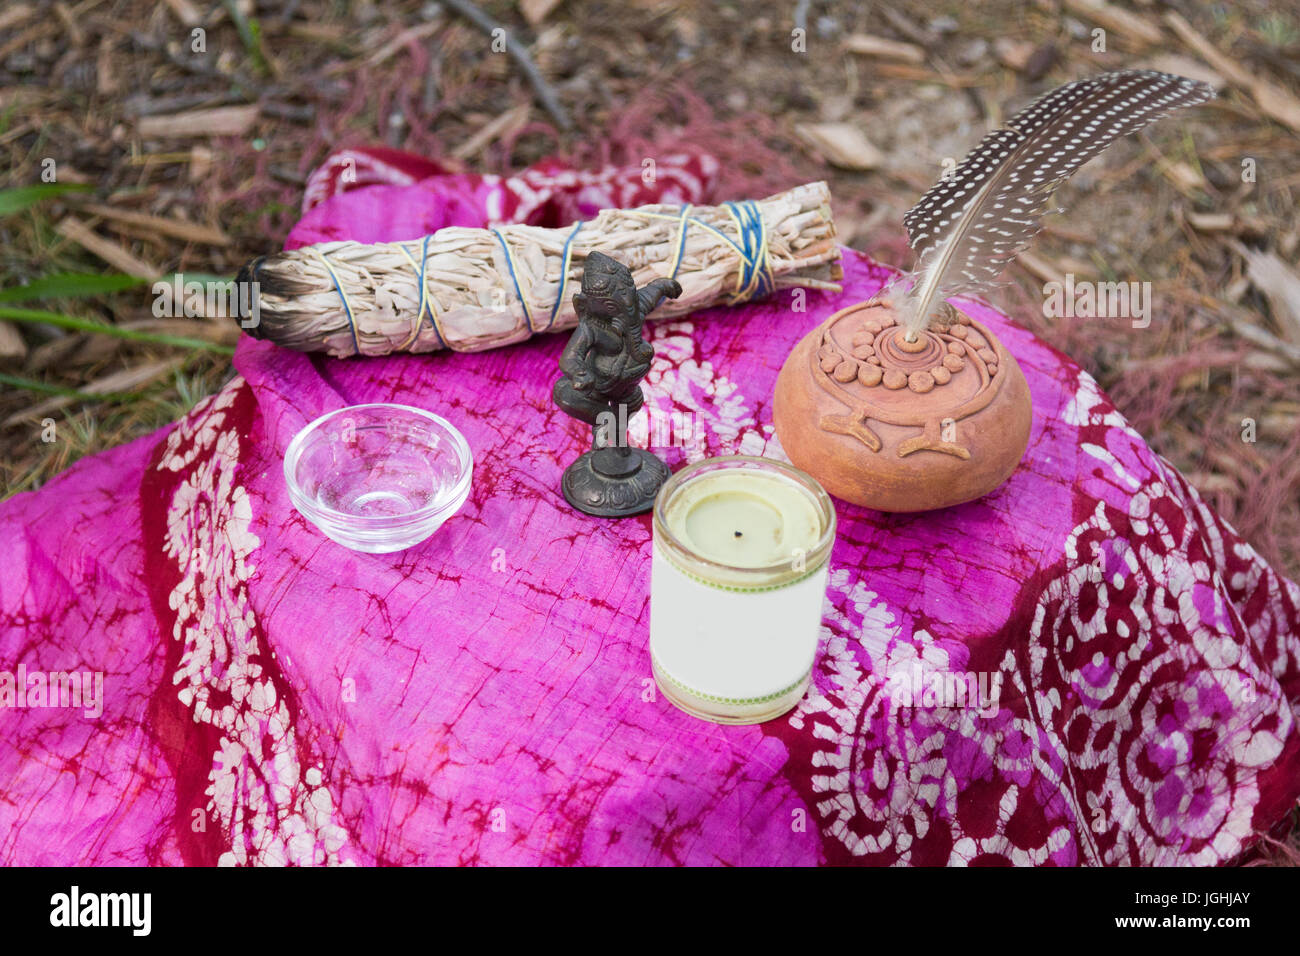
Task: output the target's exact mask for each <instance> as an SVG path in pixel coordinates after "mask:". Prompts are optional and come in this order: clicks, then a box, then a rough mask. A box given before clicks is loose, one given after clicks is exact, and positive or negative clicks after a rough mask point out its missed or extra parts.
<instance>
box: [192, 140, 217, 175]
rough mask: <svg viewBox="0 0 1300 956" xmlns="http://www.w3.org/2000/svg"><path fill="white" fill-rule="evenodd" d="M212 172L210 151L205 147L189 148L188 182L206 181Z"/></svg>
mask: <svg viewBox="0 0 1300 956" xmlns="http://www.w3.org/2000/svg"><path fill="white" fill-rule="evenodd" d="M211 171H212V150H210V149H208V148H207V147H206V146H192V147H190V182H192V183H194V182H199V181H200V180H203V179H206V178H207V176H208V173H210V172H211Z"/></svg>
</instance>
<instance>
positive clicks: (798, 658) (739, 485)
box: [650, 456, 835, 723]
mask: <svg viewBox="0 0 1300 956" xmlns="http://www.w3.org/2000/svg"><path fill="white" fill-rule="evenodd" d="M834 526H835V512H834V509H833V508H832V506H831V504H830V499H829V498H828V497H827V496H826V493H825V492H824V491H823V490H822V489H821V488H820V486H818V485H817V483H816V482H815V481H813V479H812V478H810V477H808V476H807V475H805V474H804V473H802V472H800V471H798V470H797V469H794V468H792V467H790V466H788V465H784V464H782V463H780V462H775V461H769V460H766V459H759V458H747V457H743V456H735V457H732V458H723V459H710V460H709V461H705V462H700V463H699V464H697V465H693V466H691V467H690V468H687V469H684V470H683V471H681V472H679V473H678V475H676V476H674V478H673V479H672V480H671V481H670V482H669V483H668V484H667V485H665V486H664V489H663V491H661V492H660V497H659V500H658V501H657V502H656V505H655V544H654V557H653V561H652V567H651V607H650V651H651V657H652V660H653V668H654V674H655V678H656V680H657V681H658V683H659V686H660V688H661V689H662V691H663V693H664V694H665V696H667V697H668V698H669V699H670V700H671V701H672V702H673V703H674V704H676V705H677V706H679V707H681V708H682V709H684V710H686V711H688V712H690V713H692V714H695V715H696V716H700V717H705V718H707V719H710V720H716V721H719V722H724V723H754V722H758V721H761V720H768V719H771V718H772V717H775V716H778V715H779V714H782V713H784V712H785V711H787V710H789V709H790V708H791V707H793V706H794V705H795V704H796V703H797V702H798V701H799V698H800V697H802V696H803V693H804V691H805V690H806V689H807V683H808V675H809V672H810V670H811V668H812V663H813V658H814V656H815V654H816V649H817V640H818V636H819V633H820V625H821V612H822V600H823V596H824V595H825V591H826V577H827V567H828V558H829V555H830V545H831V542H832V540H833V538H834Z"/></svg>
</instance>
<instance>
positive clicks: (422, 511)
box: [284, 402, 474, 528]
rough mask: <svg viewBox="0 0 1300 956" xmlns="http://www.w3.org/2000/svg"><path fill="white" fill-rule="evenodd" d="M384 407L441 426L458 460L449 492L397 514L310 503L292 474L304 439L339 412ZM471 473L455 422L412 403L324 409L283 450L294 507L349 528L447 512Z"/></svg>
mask: <svg viewBox="0 0 1300 956" xmlns="http://www.w3.org/2000/svg"><path fill="white" fill-rule="evenodd" d="M375 409H383V410H385V411H390V412H391V411H397V412H405V413H408V414H413V415H415V416H416V417H418V418H422V419H425V420H427V421H430V422H432V423H433V424H434V425H436V426H438V427H439V428H440V429H442V431H443V432H445V433H446V436H447V437H448V438H449V439H450V440H451V444H452V447H453V449H454V450H455V454H456V459H457V462H458V463H459V466H460V467H459V474H458V475H457V478H456V484H455V485H454V486H453V487H452V489H451V491H450V492H448V493H446V494H443V495H440V496H439V497H438V498H437V499H436V500H434V501H432V502H430V503H429V504H427V505H424V506H423V507H422V508H417V509H416V510H415V511H408V512H406V513H404V514H400V515H359V514H354V513H353V512H351V511H339V510H338V509H336V508H330V507H328V506H326V505H320V504H315V503H313V502H311V501H310V500H309V499H308V498H307V495H306V492H305V491H304V490H303V488H302V486H301V485H300V484H299V482H298V481H297V479H296V478H295V477H294V474H293V473H294V471H296V470H297V465H298V462H299V460H300V459H301V458H302V453H303V450H304V448H305V447H306V445H307V441H308V440H309V439H310V438H312V437H313V436H314V435H318V434H321V433H322V427H323V426H324V425H325V423H326V422H328V421H329V420H330V419H331V418H334V417H335V416H337V415H342V414H343V413H344V412H351V413H354V414H355V413H358V412H362V411H373V410H375ZM473 472H474V453H473V451H472V450H471V449H470V447H469V442H468V441H467V440H466V439H465V436H464V435H463V434H462V433H461V432H460V430H459V429H458V428H456V426H455V425H453V424H452V423H451V422H449V421H447V419H445V418H443V417H442V416H441V415H438V414H436V413H435V412H431V411H429V410H427V409H424V408H416V407H415V406H414V405H402V404H400V403H398V402H365V403H362V404H360V405H344V406H343V407H342V408H337V409H335V410H334V411H332V412H326V413H325V414H324V415H321V416H319V417H317V418H315V419H313V420H312V421H310V422H308V423H307V424H306V425H304V426H303V427H302V429H301V430H299V432H298V433H297V434H296V435H294V436H293V438H292V439H291V440H290V442H289V447H288V448H287V449H286V450H285V453H284V480H285V484H286V485H288V487H289V497H290V499H291V500H292V501H293V504H294V507H296V508H297V509H298V510H299V511H301V512H303V515H304V516H305V517H308V518H311V519H312V520H313V522H314V521H315V519H316V518H317V517H321V518H324V519H325V520H326V521H329V522H332V523H335V524H338V523H347V524H349V525H351V526H352V527H354V528H356V527H357V526H363V527H365V526H369V527H373V528H386V527H401V526H405V525H407V524H415V523H418V522H421V521H425V520H427V519H429V518H432V517H435V516H436V515H438V514H439V513H440V512H443V511H446V510H447V508H448V507H450V506H452V505H454V504H455V503H456V501H457V499H458V498H460V497H461V493H462V492H464V491H466V490H467V488H468V485H469V483H470V480H471V478H472V476H473Z"/></svg>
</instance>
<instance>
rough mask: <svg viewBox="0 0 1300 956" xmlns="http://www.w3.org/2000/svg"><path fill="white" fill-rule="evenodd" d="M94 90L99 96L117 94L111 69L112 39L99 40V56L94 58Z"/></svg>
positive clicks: (115, 82) (116, 86) (114, 77)
mask: <svg viewBox="0 0 1300 956" xmlns="http://www.w3.org/2000/svg"><path fill="white" fill-rule="evenodd" d="M95 89H96V90H98V91H99V93H100V95H101V96H109V95H112V94H113V93H116V92H117V89H118V83H117V73H116V71H115V70H114V69H113V39H112V37H107V36H104V37H100V38H99V55H98V56H97V57H96V58H95Z"/></svg>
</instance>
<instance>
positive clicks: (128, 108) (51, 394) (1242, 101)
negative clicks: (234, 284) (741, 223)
mask: <svg viewBox="0 0 1300 956" xmlns="http://www.w3.org/2000/svg"><path fill="white" fill-rule="evenodd" d="M462 6H463V4H462V3H460V2H452V0H448V2H447V3H436V2H430V3H420V2H402V0H394V2H387V0H386V2H383V3H377V2H375V3H372V2H352V3H348V2H344V0H300V2H294V0H289V2H285V3H278V2H265V0H258V2H252V0H222V2H205V0H165V2H153V0H60V2H49V0H16V2H14V0H11V2H7V3H6V4H5V5H4V6H3V7H2V8H0V158H2V165H0V168H3V170H4V173H3V178H2V179H0V495H8V494H14V493H17V492H19V491H24V490H30V489H33V488H37V487H39V486H40V485H41V484H42V483H43V482H45V481H46V480H47V479H48V478H50V477H51V476H52V475H54V474H57V473H58V472H59V471H61V470H63V469H64V468H66V467H67V466H68V465H69V464H70V463H71V462H73V461H74V460H76V459H77V458H79V457H82V456H84V455H87V454H92V453H94V452H97V451H100V450H103V449H104V448H107V447H111V446H113V445H116V444H119V443H122V442H125V441H128V440H130V439H132V438H134V437H137V436H140V435H143V434H146V433H148V432H150V431H152V430H154V429H156V428H158V427H160V426H162V425H164V424H166V423H167V422H169V421H171V420H173V419H174V418H176V417H178V416H179V415H181V414H183V413H184V412H185V411H186V409H188V408H189V407H190V406H191V405H193V403H194V402H195V401H197V400H198V399H199V398H201V397H203V396H204V395H206V394H208V393H210V392H212V391H213V390H215V389H216V388H218V387H219V386H220V385H221V383H222V382H223V381H225V380H226V379H227V378H229V377H230V376H231V375H232V374H233V372H232V369H231V364H230V355H231V352H232V351H233V346H234V344H235V341H236V340H237V336H238V329H237V328H235V327H234V326H233V324H232V323H230V321H229V320H225V319H222V320H218V319H202V318H199V319H159V318H156V317H155V316H154V315H153V312H152V307H151V306H152V301H153V296H152V293H151V289H150V285H151V281H150V280H153V279H155V278H158V277H164V278H165V277H169V276H171V275H172V274H173V273H176V272H182V273H184V274H185V277H186V279H191V280H192V279H197V280H200V281H202V280H203V279H206V278H229V277H232V276H233V275H234V273H235V271H236V270H237V269H238V268H239V266H240V265H241V264H242V263H244V262H245V261H246V260H247V259H248V258H250V257H252V256H254V255H257V254H261V253H267V252H272V251H275V250H276V249H277V248H279V245H280V243H281V242H282V241H283V239H284V236H285V235H286V233H287V232H288V230H289V227H290V226H291V225H292V224H293V222H294V221H295V219H296V218H297V217H298V215H299V212H300V202H301V194H302V184H303V182H304V179H305V176H306V174H307V173H309V172H310V170H311V169H312V168H313V167H314V166H315V165H316V164H317V163H319V162H320V161H321V159H322V158H324V156H326V155H327V154H328V153H329V152H330V151H332V150H333V149H336V148H338V147H341V146H350V145H366V144H384V145H388V146H393V147H400V148H404V149H407V150H411V151H413V152H416V153H421V154H424V155H427V156H430V157H433V158H436V159H438V160H439V161H441V162H443V163H444V164H446V165H448V166H450V167H452V168H455V169H464V170H475V171H480V172H491V173H509V172H512V171H516V170H519V169H522V168H523V167H525V166H528V165H529V164H531V163H533V162H535V161H537V160H539V159H541V158H543V157H546V156H558V157H561V158H563V159H566V160H568V161H570V162H574V163H578V164H584V165H594V164H598V163H604V162H626V163H633V164H639V163H640V162H641V160H642V159H643V158H644V157H647V156H651V157H652V156H654V155H655V154H656V151H657V150H670V149H673V148H675V147H680V146H692V147H695V148H699V149H704V150H707V151H709V152H712V153H714V154H715V155H716V156H717V157H718V158H719V159H721V160H722V170H723V172H722V176H721V182H720V183H719V188H718V196H719V197H720V198H726V197H732V198H739V197H747V196H748V197H753V196H762V195H767V194H769V193H771V192H776V191H779V190H780V189H784V188H787V187H789V186H790V185H793V184H795V183H799V182H805V181H808V180H812V179H826V180H828V181H829V183H830V185H831V190H832V194H833V196H834V197H835V214H836V219H837V222H838V227H839V230H840V234H841V239H842V241H843V243H844V244H845V245H848V246H851V247H853V248H856V249H859V250H861V251H863V252H866V253H869V254H871V255H873V256H875V257H877V258H879V259H882V260H883V261H886V262H890V263H893V264H897V265H899V266H904V265H907V264H909V260H910V256H909V252H908V248H907V243H906V236H905V233H904V231H903V229H902V224H901V223H902V215H903V213H904V212H905V211H906V210H907V209H908V208H909V207H910V206H911V205H912V203H913V202H915V201H916V199H917V198H918V197H919V196H920V194H921V193H922V192H923V191H924V190H925V189H926V188H927V187H928V186H929V185H930V184H931V183H932V182H933V181H934V180H935V179H936V178H937V177H938V175H939V174H940V173H941V172H942V170H943V164H944V161H945V160H946V159H953V160H956V159H960V157H961V156H962V155H964V153H965V152H966V151H967V150H968V149H970V147H972V146H973V145H974V144H975V143H976V142H977V141H978V140H979V138H980V137H981V136H982V135H983V133H984V132H985V131H987V130H988V129H990V128H992V127H994V126H997V125H999V124H1001V123H1002V122H1003V121H1004V120H1005V119H1006V118H1008V117H1009V116H1010V115H1011V114H1012V113H1014V112H1015V110H1017V109H1019V108H1020V107H1021V106H1023V105H1024V104H1025V103H1027V102H1028V101H1029V100H1030V99H1032V98H1033V97H1034V96H1035V95H1037V94H1039V93H1041V92H1043V91H1045V90H1048V89H1050V88H1052V87H1054V86H1056V85H1058V84H1061V83H1065V82H1068V81H1069V80H1072V79H1076V78H1078V77H1081V76H1085V75H1088V74H1092V73H1097V72H1102V71H1106V70H1115V69H1125V68H1131V67H1154V68H1157V69H1163V70H1168V71H1171V72H1175V73H1181V74H1184V75H1187V76H1192V77H1194V78H1198V79H1204V80H1206V81H1207V82H1210V83H1212V84H1213V85H1214V86H1215V87H1216V89H1217V90H1218V91H1219V96H1218V98H1217V99H1216V100H1215V101H1213V102H1212V103H1211V104H1208V105H1206V106H1203V107H1200V108H1198V109H1196V110H1194V111H1188V112H1186V113H1184V114H1182V115H1179V116H1177V117H1175V118H1172V119H1169V120H1165V121H1163V122H1161V123H1159V124H1157V125H1155V126H1153V127H1150V128H1149V129H1148V130H1146V131H1144V132H1143V133H1141V134H1139V135H1137V136H1134V137H1129V138H1128V139H1126V140H1124V141H1121V142H1120V143H1118V144H1116V145H1115V146H1114V147H1112V148H1111V149H1110V150H1108V151H1107V153H1106V154H1105V155H1104V156H1103V157H1102V158H1100V159H1098V160H1097V161H1095V162H1093V163H1091V164H1089V165H1088V166H1087V167H1086V168H1084V169H1083V170H1082V171H1081V172H1080V173H1079V174H1077V175H1076V176H1075V177H1074V178H1073V179H1072V180H1071V182H1070V183H1069V184H1068V185H1067V186H1066V187H1064V188H1063V189H1062V190H1061V192H1060V193H1059V194H1058V195H1059V198H1060V202H1061V205H1062V206H1063V207H1064V208H1065V209H1066V210H1067V211H1066V213H1065V215H1061V216H1053V217H1050V219H1049V225H1048V227H1047V229H1046V231H1045V232H1044V233H1043V235H1042V236H1041V237H1040V238H1039V240H1037V241H1036V243H1035V245H1034V246H1033V247H1032V249H1031V250H1030V251H1029V252H1028V253H1026V254H1025V255H1022V256H1021V257H1020V259H1019V260H1018V261H1017V263H1016V264H1015V265H1014V266H1013V267H1012V268H1011V269H1010V270H1009V271H1008V273H1007V275H1008V279H1009V281H1008V283H1007V284H1006V285H1005V287H1003V288H1001V289H999V290H998V291H997V292H996V293H995V294H994V295H993V296H991V299H992V301H994V302H995V304H998V305H1000V306H1001V307H1002V308H1003V309H1004V310H1005V311H1007V312H1008V314H1010V315H1012V316H1014V317H1015V319H1016V321H1018V322H1020V323H1022V324H1023V325H1025V326H1027V327H1029V328H1031V329H1032V330H1033V331H1034V332H1036V333H1037V334H1038V335H1039V336H1041V337H1042V338H1043V339H1045V340H1046V341H1048V342H1049V343H1051V344H1052V345H1054V346H1055V347H1057V348H1058V349H1060V350H1061V351H1063V352H1065V353H1066V354H1068V355H1070V356H1072V357H1073V358H1075V359H1076V360H1077V361H1079V362H1080V363H1081V364H1082V365H1083V366H1084V367H1085V368H1087V370H1088V371H1090V372H1091V373H1092V374H1093V375H1094V376H1095V377H1096V378H1097V379H1098V380H1099V381H1100V383H1101V385H1102V386H1103V387H1104V388H1105V389H1106V390H1107V391H1108V392H1109V393H1110V395H1111V396H1112V397H1113V398H1114V400H1115V402H1116V403H1117V405H1118V406H1119V408H1120V410H1121V411H1122V412H1123V413H1124V414H1125V415H1126V416H1127V418H1128V419H1129V421H1130V422H1131V423H1132V424H1133V425H1134V427H1136V428H1137V429H1138V430H1139V431H1140V432H1141V433H1142V435H1143V436H1144V437H1145V438H1146V439H1147V440H1148V441H1149V442H1150V443H1151V445H1152V446H1153V447H1154V448H1155V449H1157V450H1158V451H1159V452H1160V453H1161V454H1162V455H1164V456H1165V457H1166V458H1168V459H1169V460H1170V461H1172V462H1173V463H1174V464H1175V465H1177V466H1178V468H1179V469H1180V470H1181V471H1182V472H1183V473H1184V474H1185V475H1187V477H1188V478H1189V479H1190V481H1191V482H1192V483H1193V484H1194V485H1195V486H1196V487H1197V488H1198V489H1199V490H1200V492H1201V493H1202V495H1203V496H1204V497H1205V498H1206V499H1207V500H1208V501H1209V502H1210V503H1211V504H1213V505H1214V506H1215V507H1216V508H1217V509H1218V511H1219V512H1220V513H1221V514H1222V515H1224V517H1225V518H1227V519H1228V520H1229V521H1230V522H1232V524H1233V525H1234V526H1235V527H1236V528H1237V529H1238V530H1239V531H1240V532H1241V533H1242V534H1243V535H1244V536H1245V537H1246V538H1247V539H1248V540H1249V541H1251V542H1252V543H1253V544H1254V545H1255V547H1256V548H1257V549H1258V550H1259V551H1260V552H1261V553H1262V554H1263V556H1264V557H1265V558H1267V559H1268V560H1270V561H1272V562H1275V563H1276V564H1277V565H1278V566H1279V567H1281V568H1282V569H1284V570H1285V571H1286V572H1287V573H1288V574H1290V575H1291V576H1292V577H1293V578H1295V577H1300V454H1297V452H1298V451H1300V278H1298V277H1297V272H1296V259H1297V251H1298V247H1300V221H1298V220H1297V218H1296V215H1295V207H1296V193H1297V190H1298V189H1300V98H1297V93H1298V92H1300V17H1298V15H1297V10H1296V8H1295V6H1294V5H1293V4H1290V3H1286V4H1283V3H1281V2H1279V3H1274V4H1270V3H1264V2H1259V0H1242V2H1238V3H1234V4H1230V5H1229V4H1202V3H1197V2H1192V0H1173V2H1161V0H1137V2H1133V3H1130V4H1128V5H1126V7H1124V8H1121V7H1119V6H1117V5H1110V4H1107V3H1104V2H1102V0H1015V2H1012V0H998V2H989V3H979V4H976V3H968V2H963V0H925V2H918V0H891V2H887V3H885V2H853V3H849V2H812V0H800V2H798V3H788V4H780V5H772V4H768V3H763V2H759V0H736V2H730V3H718V4H710V3H699V2H686V0H682V2H671V0H669V2H664V0H621V2H612V0H610V2H601V0H595V2H583V3H579V2H576V0H525V2H522V3H520V4H517V5H516V4H507V3H501V2H495V0H493V2H486V0H484V2H483V3H481V5H480V8H479V9H481V10H482V11H484V12H486V14H487V15H489V16H490V17H492V18H493V19H495V20H496V21H497V22H498V23H499V24H500V25H501V26H502V27H504V28H505V30H506V31H508V34H509V35H510V36H511V37H512V38H513V39H515V40H516V41H518V42H519V43H520V44H521V45H522V46H523V47H524V48H526V49H527V50H528V51H529V52H530V54H531V56H532V58H533V59H534V60H535V62H536V65H537V67H538V70H539V72H540V75H541V77H542V78H543V84H544V88H545V89H546V90H548V91H549V92H550V93H551V94H552V95H553V96H554V97H555V98H556V99H557V100H558V102H559V103H560V104H561V106H562V108H563V110H564V111H566V112H567V114H568V116H569V117H571V119H572V127H571V128H569V129H565V128H563V127H562V124H561V123H560V122H559V121H558V118H557V116H556V115H554V114H553V113H552V112H551V111H549V110H548V109H547V108H546V107H545V106H544V105H543V102H542V98H541V96H539V92H538V87H537V86H536V85H535V84H533V83H530V82H529V80H528V78H527V77H526V76H525V75H524V73H523V72H521V70H520V69H519V67H518V65H517V64H516V63H515V62H514V61H513V60H512V59H511V58H510V57H509V56H507V55H505V54H503V53H498V52H493V50H492V46H491V45H492V38H491V36H490V35H489V34H488V32H486V31H485V30H484V29H483V28H481V26H480V25H476V24H475V23H474V22H472V19H471V18H470V17H467V16H466V14H465V12H464V11H463V9H461V8H462ZM196 31H197V32H196ZM799 31H802V32H799ZM199 47H201V49H199ZM214 111H215V112H214ZM51 176H52V177H53V179H54V182H53V183H50V182H49V181H48V180H49V179H50V178H51ZM32 187H38V189H37V191H36V192H32ZM78 187H83V188H78ZM1067 274H1069V275H1073V276H1075V277H1076V278H1077V279H1080V280H1083V279H1089V280H1101V281H1126V282H1127V281H1137V282H1150V283H1151V287H1150V288H1151V290H1152V292H1151V294H1152V306H1153V311H1152V321H1151V322H1150V325H1149V326H1148V327H1146V328H1135V327H1134V325H1133V323H1132V322H1131V321H1130V320H1129V319H1077V318H1073V319H1071V318H1050V317H1047V316H1045V315H1044V307H1043V303H1044V289H1043V287H1044V284H1045V283H1047V282H1050V281H1056V280H1061V279H1063V277H1064V276H1065V275H1067ZM70 276H72V277H70ZM87 276H89V277H91V278H86V277H87ZM22 286H30V288H27V289H25V290H24V289H20V288H19V287H22ZM6 320H8V321H6ZM88 321H90V322H95V323H103V324H107V325H109V326H112V327H114V328H115V329H116V330H117V331H119V332H121V331H125V332H126V333H127V334H128V335H134V336H135V337H134V338H123V337H120V336H119V335H111V334H106V333H104V332H103V331H97V330H96V329H93V328H92V329H90V330H86V329H85V328H84V327H83V326H84V325H85V324H86V322H88ZM169 336H170V337H172V338H168V337H169ZM176 337H179V339H180V341H177V340H176ZM51 421H53V422H54V423H55V424H56V426H57V431H58V435H59V440H57V441H48V440H43V437H45V438H48V424H49V423H50V422H51ZM1296 846H1297V845H1296V843H1295V842H1294V839H1293V840H1292V841H1290V842H1288V843H1287V844H1285V845H1283V844H1279V845H1278V846H1277V847H1276V848H1275V849H1276V851H1277V857H1276V859H1277V861H1279V862H1280V861H1285V860H1288V859H1290V860H1293V861H1294V860H1300V853H1297V850H1296Z"/></svg>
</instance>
